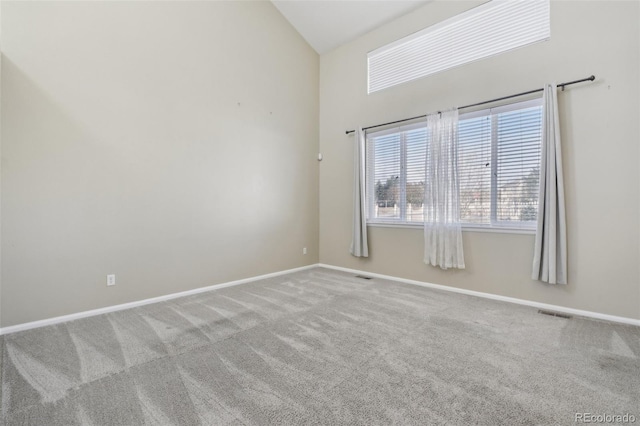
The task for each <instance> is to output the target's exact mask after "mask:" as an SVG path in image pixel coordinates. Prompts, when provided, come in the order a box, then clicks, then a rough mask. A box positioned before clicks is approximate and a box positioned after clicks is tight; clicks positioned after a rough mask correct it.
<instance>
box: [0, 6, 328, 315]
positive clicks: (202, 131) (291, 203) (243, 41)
mask: <svg viewBox="0 0 640 426" xmlns="http://www.w3.org/2000/svg"><path fill="white" fill-rule="evenodd" d="M2 3H3V4H2V7H3V10H2V33H1V37H2V44H3V46H2V47H3V49H2V50H3V53H4V58H3V61H2V105H1V106H2V122H3V126H2V129H1V130H2V132H1V137H2V192H1V193H2V199H1V202H2V284H3V287H2V323H1V324H2V326H10V325H14V324H18V323H23V322H27V321H33V320H39V319H43V318H50V317H54V316H58V315H63V314H69V313H74V312H79V311H84V310H88V309H94V308H99V307H104V306H109V305H114V304H119V303H123V302H129V301H135V300H140V299H144V298H148V297H153V296H159V295H163V294H168V293H172V292H177V291H181V290H187V289H192V288H196V287H202V286H207V285H211V284H216V283H220V282H225V281H229V280H235V279H240V278H243V277H251V276H256V275H259V274H264V273H269V272H274V271H281V270H285V269H289V268H294V267H298V266H302V265H306V264H312V263H316V262H317V261H318V162H317V160H316V153H317V152H318V133H319V131H318V115H319V112H318V68H319V64H318V61H319V59H318V55H317V54H316V53H315V52H314V51H313V50H312V49H311V48H310V47H309V46H308V45H307V44H306V42H305V41H304V40H303V39H302V38H301V37H300V36H299V35H298V34H297V33H296V32H295V30H294V29H293V28H292V27H291V26H290V25H289V24H288V23H287V21H286V20H285V19H284V18H283V17H282V16H281V15H280V14H279V12H277V10H276V9H275V8H274V7H273V6H272V4H271V3H270V2H133V1H132V2H4V1H3V2H2ZM303 247H307V248H308V250H309V254H308V255H306V256H303V255H302V248H303ZM109 273H113V274H116V276H117V284H116V286H115V287H109V288H107V287H106V282H105V276H106V275H107V274H109Z"/></svg>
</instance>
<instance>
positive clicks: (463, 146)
mask: <svg viewBox="0 0 640 426" xmlns="http://www.w3.org/2000/svg"><path fill="white" fill-rule="evenodd" d="M458 141H459V144H458V176H459V178H460V220H461V221H462V222H464V223H473V224H488V223H490V222H491V116H488V115H487V116H482V117H477V118H471V119H468V120H462V119H461V120H460V122H459V125H458Z"/></svg>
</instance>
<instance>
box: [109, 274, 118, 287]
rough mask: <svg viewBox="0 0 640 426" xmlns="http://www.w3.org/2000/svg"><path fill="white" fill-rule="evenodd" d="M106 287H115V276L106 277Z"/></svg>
mask: <svg viewBox="0 0 640 426" xmlns="http://www.w3.org/2000/svg"><path fill="white" fill-rule="evenodd" d="M107 285H108V286H111V285H116V276H115V275H114V274H110V275H107Z"/></svg>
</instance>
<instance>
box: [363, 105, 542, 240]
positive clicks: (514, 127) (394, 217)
mask: <svg viewBox="0 0 640 426" xmlns="http://www.w3.org/2000/svg"><path fill="white" fill-rule="evenodd" d="M458 126H459V127H458V138H459V149H458V167H459V177H460V216H461V221H462V223H463V225H464V226H465V227H481V228H496V229H497V228H520V229H522V228H524V229H533V228H534V227H535V223H536V218H537V212H538V187H539V179H540V178H539V172H540V150H541V138H542V100H541V99H534V100H531V101H525V102H519V103H515V104H510V105H505V106H502V107H498V108H492V109H485V110H481V111H475V112H472V113H467V114H462V115H460V120H459V124H458ZM428 143H429V132H427V128H426V123H424V122H422V123H417V124H414V125H410V126H404V127H396V128H393V129H388V130H384V131H379V132H371V133H368V134H367V158H366V166H367V172H366V173H367V181H366V188H367V217H368V222H369V223H388V224H418V223H421V222H422V221H423V200H424V189H425V185H424V179H425V161H426V158H425V155H426V153H427V149H426V148H427V145H428Z"/></svg>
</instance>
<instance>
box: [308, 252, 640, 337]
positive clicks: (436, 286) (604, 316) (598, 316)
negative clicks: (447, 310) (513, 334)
mask: <svg viewBox="0 0 640 426" xmlns="http://www.w3.org/2000/svg"><path fill="white" fill-rule="evenodd" d="M318 266H319V267H322V268H327V269H334V270H336V271H342V272H349V273H353V274H356V275H365V276H368V277H373V278H382V279H386V280H393V281H398V282H401V283H406V284H413V285H418V286H421V287H427V288H434V289H437V290H444V291H450V292H453V293H461V294H466V295H469V296H476V297H483V298H485V299H492V300H499V301H501V302H509V303H515V304H518V305H525V306H531V307H534V308H538V309H546V310H550V311H555V312H562V313H565V314H571V315H577V316H581V317H588V318H595V319H600V320H605V321H612V322H617V323H622V324H630V325H636V326H640V319H633V318H627V317H619V316H615V315H608V314H601V313H599V312H592V311H583V310H581V309H573V308H567V307H564V306H558V305H550V304H548V303H540V302H534V301H531V300H523V299H516V298H515V297H507V296H500V295H497V294H491V293H483V292H480V291H473V290H465V289H463V288H457V287H450V286H445V285H440V284H432V283H427V282H423V281H416V280H409V279H405V278H399V277H394V276H391V275H383V274H376V273H373V272H367V271H361V270H358V269H351V268H343V267H340V266H333V265H326V264H323V263H319V264H318Z"/></svg>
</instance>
